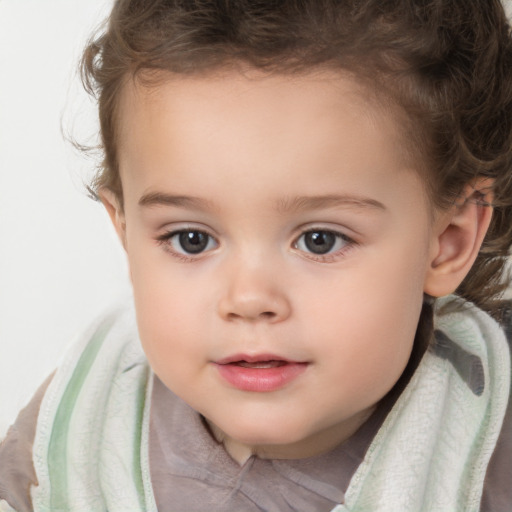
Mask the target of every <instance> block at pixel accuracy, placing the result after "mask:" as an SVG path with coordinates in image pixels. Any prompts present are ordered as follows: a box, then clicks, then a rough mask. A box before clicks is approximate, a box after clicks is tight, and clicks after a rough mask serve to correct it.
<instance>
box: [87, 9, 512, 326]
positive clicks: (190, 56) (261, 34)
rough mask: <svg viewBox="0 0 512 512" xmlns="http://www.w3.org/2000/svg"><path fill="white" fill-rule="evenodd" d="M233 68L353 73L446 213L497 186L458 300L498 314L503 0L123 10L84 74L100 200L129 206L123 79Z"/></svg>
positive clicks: (506, 238)
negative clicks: (105, 192) (468, 189)
mask: <svg viewBox="0 0 512 512" xmlns="http://www.w3.org/2000/svg"><path fill="white" fill-rule="evenodd" d="M238 64H244V65H247V64H248V65H250V66H253V67H255V68H258V69H262V70H265V71H268V72H277V73H295V72H307V71H309V70H312V69H313V68H318V67H327V68H329V69H340V70H346V71H349V72H351V73H354V74H355V75H356V76H357V77H358V78H360V79H361V80H363V81H365V82H366V83H368V84H369V85H370V86H373V88H374V90H376V91H381V92H380V93H379V94H380V96H381V97H384V96H386V97H387V98H388V99H391V101H392V103H393V104H395V105H398V106H399V107H400V108H401V110H402V111H403V112H405V113H406V118H407V120H408V121H407V125H408V128H409V131H408V134H409V138H410V141H409V142H410V143H412V145H413V146H414V149H415V154H416V155H417V156H420V158H419V161H421V162H423V163H424V164H425V168H426V183H427V185H428V189H429V193H430V196H431V200H432V202H433V204H435V205H436V206H437V207H439V208H446V207H449V206H450V205H453V203H454V202H455V200H456V199H457V196H458V195H459V194H460V192H461V191H462V189H463V187H464V186H465V185H466V184H468V183H471V181H472V180H473V179H475V178H476V177H488V178H491V179H492V180H493V183H494V185H493V206H494V214H493V218H492V222H491V226H490V229H489V231H488V233H487V236H486V238H485V241H484V243H483V246H482V248H481V250H480V253H479V255H478V258H477V260H476V262H475V264H474V266H473V268H472V269H471V271H470V273H469V274H468V276H467V277H466V279H465V280H464V281H463V283H462V284H461V285H460V287H459V289H458V290H457V293H458V294H459V295H461V296H463V297H464V298H466V299H468V300H470V301H472V302H474V303H476V304H477V305H479V306H480V307H482V308H483V309H486V310H487V311H489V312H490V313H491V314H494V315H495V316H497V315H498V313H497V312H498V311H499V310H498V309H497V307H498V306H499V303H498V302H497V299H498V298H499V297H500V294H501V293H502V292H503V290H504V289H505V288H506V286H507V282H506V281H507V278H506V268H507V267H506V262H507V259H508V258H507V257H508V255H509V251H510V247H511V244H512V160H511V159H512V151H511V149H512V39H511V35H510V28H509V25H508V22H507V19H506V16H505V13H504V10H503V7H502V5H501V3H500V2H499V0H117V1H116V2H115V4H114V7H113V10H112V12H111V15H110V17H109V19H108V23H107V25H106V26H105V27H104V30H103V31H102V32H101V33H100V34H99V35H98V37H97V38H96V39H94V40H92V41H91V42H90V43H89V44H88V46H87V47H86V49H85V52H84V55H83V59H82V66H81V70H82V78H83V82H84V85H85V87H86V89H87V90H88V91H89V92H90V93H91V94H93V95H95V96H96V97H97V98H98V102H99V117H100V126H101V137H102V139H101V140H102V147H101V149H102V151H103V155H104V160H103V163H102V165H101V167H100V169H99V171H98V174H97V176H96V178H95V180H94V182H93V183H92V185H91V188H92V190H93V191H95V192H97V191H98V190H99V189H101V188H102V187H108V188H110V189H111V190H112V191H114V192H115V193H116V194H117V196H118V198H119V200H120V201H121V204H122V185H121V180H120V177H119V170H118V163H117V154H116V118H117V109H118V99H119V95H120V94H119V93H120V90H121V88H122V87H123V84H124V82H125V80H126V79H129V78H135V77H137V78H138V79H145V80H149V81H151V79H152V78H156V77H158V75H159V74H160V76H161V74H162V73H161V71H162V70H164V71H167V72H171V73H177V74H200V73H207V72H211V71H213V70H216V69H220V68H225V67H230V66H235V67H236V66H237V65H238ZM411 128H412V130H411ZM507 277H508V276H507Z"/></svg>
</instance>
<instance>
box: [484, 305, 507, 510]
mask: <svg viewBox="0 0 512 512" xmlns="http://www.w3.org/2000/svg"><path fill="white" fill-rule="evenodd" d="M502 326H503V329H504V331H505V334H506V336H507V339H508V342H509V344H511V343H512V301H509V302H508V303H507V304H506V305H505V308H504V313H503V316H502ZM511 386H512V381H511ZM511 394H512V393H511ZM510 482H512V399H511V397H510V396H509V403H508V407H507V412H506V414H505V419H504V421H503V426H502V429H501V433H500V437H499V439H498V442H497V444H496V448H495V450H494V453H493V455H492V457H491V460H490V462H489V466H488V469H487V474H486V477H485V484H484V492H483V497H482V505H481V512H490V511H492V512H509V511H510V510H512V486H511V485H510Z"/></svg>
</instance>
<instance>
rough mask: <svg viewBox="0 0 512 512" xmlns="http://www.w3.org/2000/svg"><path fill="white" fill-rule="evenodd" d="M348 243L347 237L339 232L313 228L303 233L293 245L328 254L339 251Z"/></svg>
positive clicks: (312, 251) (305, 250) (307, 250)
mask: <svg viewBox="0 0 512 512" xmlns="http://www.w3.org/2000/svg"><path fill="white" fill-rule="evenodd" d="M348 243H349V241H348V239H347V237H345V236H344V235H342V234H341V233H336V232H335V231H327V230H323V229H315V230H312V231H306V232H305V233H303V234H302V235H301V236H300V237H299V239H298V240H297V242H296V243H295V247H296V248H297V249H299V250H301V251H304V252H309V253H312V254H329V253H331V252H336V251H339V250H340V249H342V248H343V247H344V246H345V245H347V244H348Z"/></svg>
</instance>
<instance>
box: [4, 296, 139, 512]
mask: <svg viewBox="0 0 512 512" xmlns="http://www.w3.org/2000/svg"><path fill="white" fill-rule="evenodd" d="M137 366H140V367H145V358H144V356H143V353H142V350H141V349H140V344H139V342H138V335H137V329H136V322H135V315H134V311H133V307H132V306H131V304H129V303H128V304H124V305H122V306H121V307H118V308H116V309H115V310H111V311H109V312H107V313H106V314H104V315H102V316H101V317H100V318H98V319H97V320H95V321H94V322H92V324H91V325H90V326H89V327H88V328H87V329H86V330H85V331H84V332H83V333H82V334H81V335H80V336H78V337H77V338H76V339H75V340H74V341H73V343H71V344H70V347H69V349H68V350H67V352H66V353H65V354H64V357H63V359H62V361H61V363H60V364H59V366H58V369H57V370H56V372H55V373H54V374H52V375H51V376H50V377H49V378H48V379H47V381H45V382H44V383H43V385H42V386H41V387H40V388H39V390H38V391H37V392H36V394H35V395H34V397H33V398H32V400H31V401H30V403H29V404H28V406H27V407H26V408H25V409H23V410H22V411H21V412H20V414H19V416H18V418H17V420H16V422H15V423H14V424H13V426H12V427H11V428H10V429H9V431H8V433H7V435H6V438H5V439H4V440H3V441H2V443H1V444H0V503H5V502H6V503H7V504H8V505H10V506H11V507H13V508H14V509H15V510H17V511H18V512H23V511H25V510H26V511H29V510H33V508H32V504H31V489H32V488H34V487H36V486H39V485H40V484H41V483H42V484H43V487H44V484H45V480H47V466H48V464H47V461H46V454H47V453H48V449H49V447H50V439H51V437H52V433H54V432H55V429H57V430H59V432H60V433H61V434H63V432H61V430H62V428H64V427H65V428H67V427H69V426H70V425H76V427H77V429H78V432H77V437H79V438H80V437H83V435H85V434H84V433H85V432H89V431H90V429H91V427H92V426H93V425H95V424H99V422H101V420H102V418H103V415H104V413H105V407H106V404H107V402H108V400H109V398H110V395H111V394H112V393H111V388H112V385H113V383H114V381H115V377H116V375H119V374H122V373H123V372H124V373H126V374H127V375H130V371H129V370H130V369H132V368H136V367H137ZM98 428H99V427H98ZM82 429H83V432H81V430H82ZM53 437H54V439H57V441H58V444H59V446H58V447H53V449H55V451H56V452H58V451H59V449H62V450H65V449H67V448H68V447H67V446H63V445H62V442H61V440H62V439H64V436H60V435H59V436H58V437H57V436H53ZM84 441H85V440H84ZM89 441H90V440H89ZM84 446H85V445H84ZM62 450H61V452H62ZM45 466H46V467H45ZM46 483H47V482H46ZM2 500H5V501H4V502H2ZM2 506H4V507H5V505H3V504H2ZM0 510H1V508H0Z"/></svg>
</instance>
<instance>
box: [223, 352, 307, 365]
mask: <svg viewBox="0 0 512 512" xmlns="http://www.w3.org/2000/svg"><path fill="white" fill-rule="evenodd" d="M238 361H245V362H246V363H260V362H262V361H284V362H285V363H305V362H306V361H296V360H293V359H288V358H287V357H282V356H278V355H276V354H252V355H251V354H233V355H232V356H228V357H224V358H223V359H219V360H217V361H215V363H216V364H230V363H236V362H238Z"/></svg>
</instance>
